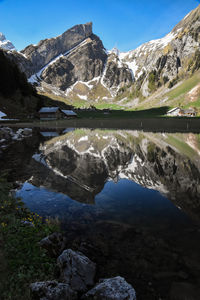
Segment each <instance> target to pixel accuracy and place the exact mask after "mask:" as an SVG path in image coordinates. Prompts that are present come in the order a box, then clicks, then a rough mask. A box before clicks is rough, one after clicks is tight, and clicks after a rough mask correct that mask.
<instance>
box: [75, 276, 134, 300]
mask: <svg viewBox="0 0 200 300" xmlns="http://www.w3.org/2000/svg"><path fill="white" fill-rule="evenodd" d="M81 299H95V300H136V293H135V290H134V288H133V287H132V286H131V285H130V284H128V283H127V282H126V280H125V279H124V278H123V277H120V276H117V277H114V278H109V279H103V280H102V281H100V282H99V283H98V284H97V285H96V286H95V287H94V288H93V289H91V290H90V291H89V292H87V293H86V294H85V295H84V296H83V297H82V298H81Z"/></svg>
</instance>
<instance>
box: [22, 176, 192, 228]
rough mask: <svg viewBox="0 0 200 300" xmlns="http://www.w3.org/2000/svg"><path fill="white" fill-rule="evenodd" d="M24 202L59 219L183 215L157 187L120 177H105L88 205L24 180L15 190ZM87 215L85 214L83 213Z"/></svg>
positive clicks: (174, 218)
mask: <svg viewBox="0 0 200 300" xmlns="http://www.w3.org/2000/svg"><path fill="white" fill-rule="evenodd" d="M17 197H21V198H22V199H23V201H24V202H25V204H26V205H27V206H28V207H29V208H30V209H31V210H32V211H34V212H37V213H39V214H40V215H43V216H53V217H59V218H61V219H68V220H69V219H76V218H84V216H85V215H87V213H89V214H90V216H91V218H93V217H94V216H95V217H97V218H100V219H108V220H113V221H117V222H124V223H128V224H131V223H138V222H139V223H140V222H142V223H143V224H144V225H145V224H150V223H155V222H156V223H159V224H160V226H161V227H162V224H163V226H165V225H166V224H168V225H170V224H171V225H172V224H173V223H182V222H185V221H186V219H187V217H186V216H185V214H184V213H182V211H180V210H179V209H178V208H176V207H175V206H174V205H173V204H172V202H171V201H169V200H168V199H167V198H166V197H164V196H162V195H161V194H160V193H159V192H158V191H154V190H150V189H147V188H144V187H142V186H140V185H138V184H136V183H134V182H132V181H129V180H127V179H122V180H120V181H119V182H118V183H114V182H113V181H108V182H107V183H106V184H105V186H104V188H103V190H102V191H101V192H100V193H99V194H98V195H97V196H96V197H95V204H94V205H88V204H84V203H79V202H77V201H74V200H72V199H71V198H69V197H68V196H67V195H64V194H61V193H56V192H52V191H50V190H47V189H46V188H37V187H35V186H33V185H31V184H29V183H25V184H24V185H23V187H22V189H21V190H19V191H18V192H17ZM87 216H88V215H87Z"/></svg>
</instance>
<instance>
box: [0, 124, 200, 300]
mask: <svg viewBox="0 0 200 300" xmlns="http://www.w3.org/2000/svg"><path fill="white" fill-rule="evenodd" d="M91 126H92V124H91ZM66 127H67V126H66ZM94 127H95V126H94ZM0 168H1V170H8V177H9V180H10V181H12V182H16V181H17V182H18V185H19V186H18V188H17V189H16V191H15V193H14V196H15V197H20V198H21V199H22V200H23V202H24V203H25V205H26V206H27V207H28V208H29V209H30V210H31V211H33V212H36V213H38V214H39V215H41V216H42V217H44V218H55V219H56V220H57V221H59V222H60V224H61V227H62V229H63V230H64V232H65V236H66V239H67V241H68V248H72V249H75V250H79V251H81V252H83V253H84V254H85V255H87V256H88V257H89V258H90V259H91V260H93V261H94V262H96V263H97V266H98V269H97V276H98V278H105V277H107V278H108V277H114V276H118V275H119V276H122V277H124V278H125V279H126V280H127V282H129V283H130V284H132V285H133V287H134V288H135V290H136V292H137V299H138V300H140V299H141V300H142V299H148V300H155V299H156V300H158V299H177V300H179V299H181V300H183V299H196V300H197V299H200V296H199V295H200V292H199V286H200V130H199V133H198V130H196V131H195V133H193V132H190V129H188V130H187V131H186V132H184V133H183V132H180V131H179V132H173V133H170V132H167V131H166V130H165V132H164V131H161V132H159V129H157V130H156V132H151V131H145V130H135V129H134V128H133V129H131V128H129V129H103V128H102V129H100V128H96V129H95V128H94V129H89V128H72V127H71V128H69V127H67V128H44V127H43V128H34V129H33V133H32V136H31V137H27V138H25V139H24V140H22V141H16V142H14V143H12V144H11V145H10V146H9V147H8V148H7V149H6V151H4V154H3V158H2V159H1V160H0Z"/></svg>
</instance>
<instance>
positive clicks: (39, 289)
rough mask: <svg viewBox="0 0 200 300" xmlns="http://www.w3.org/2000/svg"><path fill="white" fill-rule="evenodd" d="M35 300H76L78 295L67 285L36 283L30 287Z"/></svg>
mask: <svg viewBox="0 0 200 300" xmlns="http://www.w3.org/2000/svg"><path fill="white" fill-rule="evenodd" d="M30 288H31V291H32V296H33V299H35V300H39V299H41V300H76V299H77V294H76V292H74V291H73V290H72V289H71V288H70V286H69V285H68V284H66V283H58V282H57V281H44V282H35V283H32V284H31V285H30Z"/></svg>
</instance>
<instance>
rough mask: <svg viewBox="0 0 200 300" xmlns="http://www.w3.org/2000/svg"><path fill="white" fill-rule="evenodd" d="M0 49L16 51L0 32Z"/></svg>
mask: <svg viewBox="0 0 200 300" xmlns="http://www.w3.org/2000/svg"><path fill="white" fill-rule="evenodd" d="M0 48H3V49H6V50H10V51H14V50H16V48H15V46H14V45H13V44H12V43H11V42H10V41H8V40H7V39H6V37H5V35H4V34H3V33H1V32H0Z"/></svg>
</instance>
